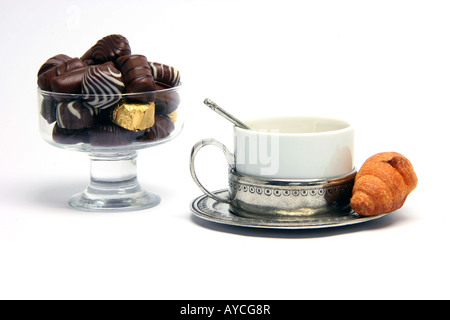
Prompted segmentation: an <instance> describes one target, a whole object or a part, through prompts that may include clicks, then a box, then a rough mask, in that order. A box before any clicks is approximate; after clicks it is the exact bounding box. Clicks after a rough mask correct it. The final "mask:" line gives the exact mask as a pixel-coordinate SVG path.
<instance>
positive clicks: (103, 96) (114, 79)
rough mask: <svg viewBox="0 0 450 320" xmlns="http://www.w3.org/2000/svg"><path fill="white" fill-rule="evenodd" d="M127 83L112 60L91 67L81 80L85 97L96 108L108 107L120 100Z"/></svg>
mask: <svg viewBox="0 0 450 320" xmlns="http://www.w3.org/2000/svg"><path fill="white" fill-rule="evenodd" d="M124 87H125V85H124V83H123V79H122V74H121V73H120V71H119V70H117V69H116V68H115V67H114V64H113V63H112V62H108V63H105V64H102V65H95V66H91V67H89V69H88V70H87V71H86V73H85V74H84V76H83V79H82V82H81V92H82V93H83V99H85V100H86V101H87V103H89V104H90V105H91V106H92V107H94V108H96V109H97V108H101V109H104V108H108V107H111V106H112V105H114V104H115V103H116V102H117V101H119V99H120V97H121V93H122V91H123V89H124Z"/></svg>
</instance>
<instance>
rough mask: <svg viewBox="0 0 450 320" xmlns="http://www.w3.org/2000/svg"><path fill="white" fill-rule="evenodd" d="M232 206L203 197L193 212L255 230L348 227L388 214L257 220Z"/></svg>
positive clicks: (224, 190) (217, 220)
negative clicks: (243, 214)
mask: <svg viewBox="0 0 450 320" xmlns="http://www.w3.org/2000/svg"><path fill="white" fill-rule="evenodd" d="M213 193H214V194H215V195H218V196H222V197H226V196H227V195H228V190H227V189H223V190H218V191H214V192H213ZM229 207H230V205H229V204H227V203H223V202H219V201H217V200H214V199H213V198H211V197H208V196H206V195H202V196H200V197H198V198H196V199H195V200H194V201H192V203H191V210H192V212H193V213H194V214H195V215H196V216H197V217H199V218H202V219H205V220H209V221H213V222H217V223H222V224H228V225H234V226H240V227H254V228H271V229H317V228H329V227H340V226H348V225H352V224H357V223H362V222H367V221H371V220H375V219H379V218H381V217H384V216H386V214H383V215H378V216H373V217H362V216H359V215H358V214H357V213H355V212H354V211H351V212H350V213H347V214H334V213H332V212H331V213H328V214H324V215H320V216H313V217H306V216H305V217H296V218H295V219H292V220H289V219H281V220H278V219H257V218H245V217H241V216H237V215H235V214H233V213H232V212H230V210H229Z"/></svg>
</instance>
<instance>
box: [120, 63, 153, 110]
mask: <svg viewBox="0 0 450 320" xmlns="http://www.w3.org/2000/svg"><path fill="white" fill-rule="evenodd" d="M116 66H117V67H118V68H119V70H120V71H121V72H122V75H123V79H124V82H125V92H127V93H140V92H148V91H153V90H155V89H156V85H155V81H154V79H153V75H152V71H151V70H150V66H149V64H148V61H147V58H146V57H145V56H143V55H138V54H133V55H127V56H122V57H120V58H118V59H117V61H116ZM133 98H135V99H136V100H139V101H142V102H150V101H151V96H149V95H147V94H143V95H139V96H133Z"/></svg>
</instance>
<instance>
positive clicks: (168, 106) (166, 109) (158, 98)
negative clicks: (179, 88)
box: [154, 82, 180, 114]
mask: <svg viewBox="0 0 450 320" xmlns="http://www.w3.org/2000/svg"><path fill="white" fill-rule="evenodd" d="M156 89H157V90H164V89H168V87H167V86H164V85H163V84H161V83H158V82H157V83H156ZM154 101H155V112H156V113H158V114H169V113H172V112H173V111H175V110H176V109H177V108H178V105H179V104H180V95H179V94H178V92H176V91H170V90H169V91H168V92H155V94H154Z"/></svg>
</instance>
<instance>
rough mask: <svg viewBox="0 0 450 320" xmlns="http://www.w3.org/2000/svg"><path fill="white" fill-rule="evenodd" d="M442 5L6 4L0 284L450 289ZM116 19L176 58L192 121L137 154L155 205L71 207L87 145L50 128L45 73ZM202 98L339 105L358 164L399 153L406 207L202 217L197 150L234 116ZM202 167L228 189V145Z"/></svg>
mask: <svg viewBox="0 0 450 320" xmlns="http://www.w3.org/2000/svg"><path fill="white" fill-rule="evenodd" d="M449 16H450V3H449V2H448V1H434V0H427V1H413V0H409V1H396V0H388V1H356V0H355V1H321V0H319V1H283V0H277V1H261V0H258V1H245V0H239V1H229V0H228V1H207V0H204V1H189V0H187V1H181V0H180V1H134V0H129V1H111V0H108V1H81V0H77V1H62V0H58V1H23V0H14V1H2V2H0V30H1V50H0V61H1V70H2V71H1V78H0V90H1V97H2V100H1V103H0V110H1V117H0V124H1V127H0V130H1V131H0V137H1V138H0V139H1V150H2V155H1V158H0V159H1V160H0V161H1V166H0V170H1V171H0V205H1V207H0V298H3V299H15V298H28V299H35V298H39V299H321V298H323V299H417V298H420V299H422V298H424V299H432V298H433V299H434V298H438V299H449V298H450V290H449V287H450V275H449V271H450V257H449V251H448V248H449V242H450V232H449V230H450V213H449V209H448V208H449V205H448V198H449V197H448V192H449V191H448V180H449V171H448V151H447V150H448V137H449V134H448V127H449V117H448V113H447V110H448V109H449V106H450V94H449V88H450V19H449ZM112 33H120V34H123V35H124V36H126V37H127V38H128V40H129V42H130V45H131V48H132V51H133V52H134V53H140V54H144V55H146V56H147V58H148V59H149V60H153V61H159V62H164V63H166V64H170V65H173V66H175V67H177V68H178V69H179V70H180V71H181V75H182V81H183V83H184V91H183V97H184V111H185V113H186V122H185V128H184V131H183V132H182V134H181V135H180V136H179V137H178V138H177V139H175V140H174V141H172V142H170V143H168V144H165V145H161V146H157V147H155V148H151V149H147V150H143V151H141V152H139V157H138V175H139V179H140V181H141V183H142V184H143V186H145V187H146V188H147V189H148V190H151V191H153V192H156V193H158V194H160V195H161V197H162V203H161V204H160V205H159V206H158V207H155V208H152V209H148V210H143V211H136V212H125V213H87V212H79V211H76V210H74V209H71V208H70V207H69V206H68V205H67V200H68V198H69V197H70V196H71V195H72V194H74V193H76V192H79V191H82V190H83V189H84V187H85V186H86V184H87V182H88V179H89V163H88V157H87V155H85V154H81V153H76V152H71V151H66V150H62V149H58V148H54V147H52V146H50V145H48V144H47V143H45V142H44V141H43V140H42V139H41V138H40V136H39V132H38V126H37V119H38V117H37V105H36V73H37V70H38V69H39V67H40V66H41V64H42V63H43V62H45V60H47V58H49V57H51V56H53V55H55V54H58V53H65V54H67V55H70V56H81V55H82V54H83V53H84V52H85V51H86V50H87V49H88V48H89V47H91V46H92V45H93V44H95V42H96V41H97V40H98V39H100V38H102V37H103V36H106V35H108V34H112ZM206 97H209V98H211V99H212V100H214V101H216V102H217V103H219V104H220V105H221V106H223V107H224V108H226V109H227V110H229V111H230V112H231V113H233V114H235V115H237V116H239V117H240V118H242V119H245V118H248V117H252V116H259V115H263V114H264V115H271V114H272V115H273V114H295V115H326V116H336V117H340V118H344V119H346V120H348V121H351V122H352V123H353V124H354V125H355V127H356V146H355V162H356V166H357V167H360V166H361V165H362V163H363V162H364V160H365V159H367V158H368V157H369V156H371V155H373V154H375V153H377V152H382V151H397V152H400V153H402V154H404V155H405V156H406V157H408V158H409V159H410V160H411V162H412V163H413V165H414V167H415V169H416V172H417V175H418V177H419V185H418V187H417V189H416V190H415V191H414V192H413V193H412V194H411V195H410V197H409V198H408V199H407V202H406V204H405V205H404V207H403V208H402V209H400V210H398V211H397V212H395V213H393V214H391V215H389V216H387V217H384V218H382V219H380V220H377V221H374V222H369V223H366V224H361V225H355V226H349V227H342V228H331V229H320V230H265V229H250V228H241V227H232V226H225V225H219V224H215V223H212V222H207V221H203V220H201V219H198V218H196V217H195V216H193V215H192V214H191V212H190V207H189V206H190V202H191V201H192V200H193V199H194V198H196V197H198V196H199V195H201V191H200V190H199V189H198V188H197V187H196V186H195V184H194V183H193V181H192V179H191V177H190V174H189V170H188V163H189V154H190V149H191V147H192V145H193V144H194V143H195V142H197V141H198V140H200V139H202V138H207V137H212V138H216V139H219V140H220V141H222V142H224V143H225V144H226V145H227V146H228V147H229V148H232V144H231V143H232V125H231V124H229V123H228V122H226V121H225V120H224V119H222V118H221V117H220V116H218V115H217V114H215V113H213V112H212V111H210V110H208V109H207V108H206V107H205V106H204V105H203V103H202V102H203V99H204V98H206ZM198 167H199V171H201V172H200V173H199V175H200V178H201V179H203V181H204V184H205V185H207V186H208V187H209V188H210V189H212V190H217V189H222V188H225V187H226V185H227V181H226V162H225V160H224V159H223V156H222V155H221V153H220V151H217V150H213V149H212V150H207V151H206V149H205V151H204V152H202V153H200V154H199V165H198Z"/></svg>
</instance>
